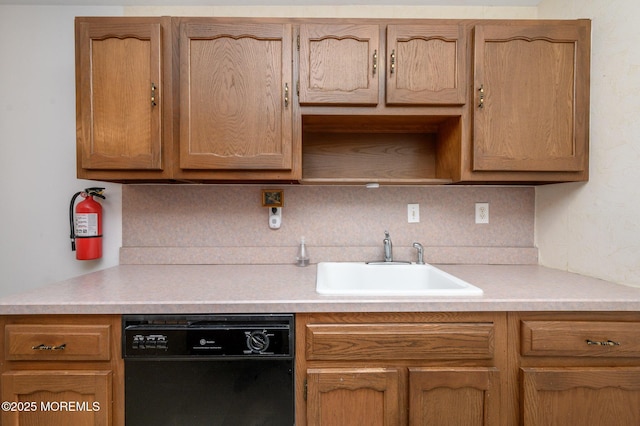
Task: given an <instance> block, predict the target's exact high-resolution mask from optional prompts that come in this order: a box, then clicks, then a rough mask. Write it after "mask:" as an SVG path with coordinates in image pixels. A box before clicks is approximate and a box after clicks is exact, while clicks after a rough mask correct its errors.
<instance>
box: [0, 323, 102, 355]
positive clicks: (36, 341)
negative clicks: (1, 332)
mask: <svg viewBox="0 0 640 426" xmlns="http://www.w3.org/2000/svg"><path fill="white" fill-rule="evenodd" d="M110 331H111V330H110V326H109V325H69V324H60V325H44V324H28V325H27V324H8V325H6V326H5V359H7V360H13V361H21V360H29V361H37V360H42V361H51V360H58V361H108V360H109V359H110V354H109V341H110Z"/></svg>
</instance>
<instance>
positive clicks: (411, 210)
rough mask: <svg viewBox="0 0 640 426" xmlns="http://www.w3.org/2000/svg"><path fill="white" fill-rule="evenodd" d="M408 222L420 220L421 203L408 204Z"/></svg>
mask: <svg viewBox="0 0 640 426" xmlns="http://www.w3.org/2000/svg"><path fill="white" fill-rule="evenodd" d="M407 222H409V223H419V222H420V204H407Z"/></svg>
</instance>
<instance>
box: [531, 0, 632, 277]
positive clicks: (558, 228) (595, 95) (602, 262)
mask: <svg viewBox="0 0 640 426" xmlns="http://www.w3.org/2000/svg"><path fill="white" fill-rule="evenodd" d="M538 13H539V17H540V18H572V19H573V18H590V19H592V52H591V157H590V180H589V182H588V183H586V184H558V185H550V186H542V187H538V188H537V189H536V244H537V245H538V248H539V256H540V263H541V264H543V265H546V266H550V267H553V268H558V269H564V270H568V271H572V272H577V273H581V274H585V275H590V276H594V277H599V278H603V279H606V280H610V281H615V282H619V283H624V284H629V285H634V286H640V120H639V119H638V116H640V48H639V47H638V40H640V25H639V24H638V17H640V3H639V2H638V1H637V0H617V1H614V2H604V1H602V0H543V1H542V2H541V4H540V6H539V9H538Z"/></svg>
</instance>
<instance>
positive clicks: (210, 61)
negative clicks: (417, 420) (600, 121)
mask: <svg viewBox="0 0 640 426" xmlns="http://www.w3.org/2000/svg"><path fill="white" fill-rule="evenodd" d="M590 31H591V23H590V21H589V20H572V21H566V20H562V21H561V20H556V21H534V20H526V21H510V20H450V19H449V20H418V19H388V20H381V19H357V20H345V19H294V18H290V19H289V18H277V19H276V18H269V19H267V18H264V19H262V18H261V19H257V18H205V17H200V18H192V17H184V18H183V17H164V18H136V17H132V18H128V17H127V18H77V19H76V81H77V95H76V96H77V142H78V143H77V164H78V166H77V167H78V177H80V178H88V179H98V180H111V181H123V182H128V181H141V180H145V181H169V180H175V181H195V182H217V181H288V182H291V181H294V182H295V181H297V182H301V183H305V184H364V183H381V184H400V185H405V184H420V185H424V184H448V183H488V184H491V183H501V184H502V183H518V184H521V183H522V184H538V183H550V182H569V181H585V180H587V179H588V171H589V170H588V169H589V167H588V166H589V78H590V77H589V76H590V74H589V72H590V69H589V67H590V48H591V46H590Z"/></svg>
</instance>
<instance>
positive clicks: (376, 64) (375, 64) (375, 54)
mask: <svg viewBox="0 0 640 426" xmlns="http://www.w3.org/2000/svg"><path fill="white" fill-rule="evenodd" d="M377 70H378V49H376V50H374V51H373V75H376V71H377Z"/></svg>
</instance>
